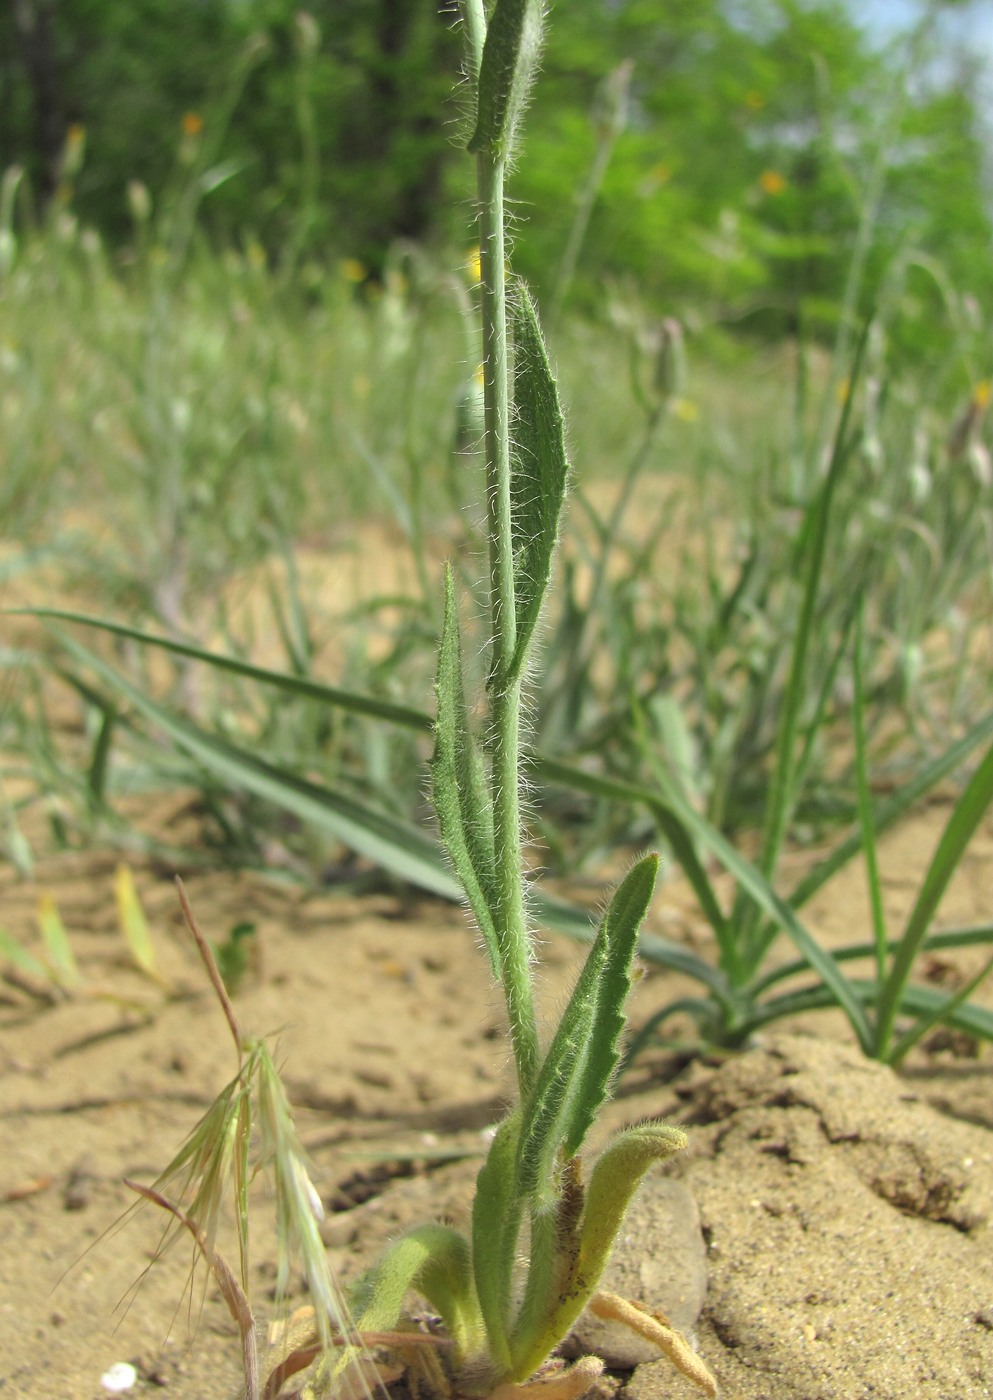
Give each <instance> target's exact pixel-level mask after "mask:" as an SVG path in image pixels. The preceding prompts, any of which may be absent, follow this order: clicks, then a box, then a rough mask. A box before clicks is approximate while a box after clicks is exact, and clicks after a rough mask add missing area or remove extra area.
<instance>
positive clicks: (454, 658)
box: [431, 569, 500, 976]
mask: <svg viewBox="0 0 993 1400" xmlns="http://www.w3.org/2000/svg"><path fill="white" fill-rule="evenodd" d="M435 690H436V693H437V697H438V716H437V719H436V721H435V731H434V733H435V739H434V756H433V757H432V759H431V778H432V797H433V799H434V807H435V811H436V812H437V814H438V825H439V827H440V829H441V836H442V840H443V841H444V843H445V847H446V849H447V851H448V854H449V856H450V857H451V860H452V864H453V865H454V867H455V873H456V874H457V875H458V877H459V879H460V880H461V882H462V886H463V888H464V889H465V892H466V897H467V898H468V900H469V906H470V908H471V909H472V912H473V914H474V915H475V916H476V922H477V924H478V925H479V929H480V932H481V933H482V935H483V938H484V940H485V942H486V947H487V951H488V952H489V955H490V962H491V963H492V965H493V971H494V974H495V975H497V976H499V972H500V940H499V938H498V936H497V929H496V924H495V922H494V918H493V907H494V902H495V901H494V897H493V887H494V854H493V804H492V800H491V798H490V793H489V789H488V786H487V782H486V775H485V773H484V772H483V764H482V760H481V758H480V756H479V751H478V749H477V748H476V745H475V742H474V740H473V736H472V733H471V731H470V728H469V715H468V711H467V709H466V703H465V690H464V687H463V684H462V647H461V643H460V641H459V616H458V605H457V603H456V601H455V583H454V580H453V578H452V571H451V569H448V570H447V571H446V574H445V617H444V622H443V624H442V629H441V645H440V647H439V649H438V674H437V678H436V681H435Z"/></svg>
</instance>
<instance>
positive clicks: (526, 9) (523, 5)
mask: <svg viewBox="0 0 993 1400" xmlns="http://www.w3.org/2000/svg"><path fill="white" fill-rule="evenodd" d="M542 10H543V4H542V0H497V7H496V9H495V10H494V11H493V16H492V18H491V19H490V23H489V27H488V28H487V31H486V42H485V43H484V45H483V57H482V62H481V63H480V65H479V83H478V89H477V107H476V129H475V131H474V132H473V134H472V138H471V139H470V141H469V150H470V151H472V152H473V154H475V155H485V156H487V157H488V158H489V159H490V160H492V161H493V162H494V163H496V162H498V161H502V160H505V159H506V157H507V156H508V155H509V153H510V151H511V148H512V146H513V141H514V132H515V130H516V128H517V124H518V122H519V121H520V119H521V116H522V115H523V112H524V108H525V105H526V103H527V95H528V89H529V88H530V86H531V80H532V78H533V77H534V72H535V68H536V67H537V63H538V55H539V53H540V52H541V34H542V28H543V23H542V21H543V14H542Z"/></svg>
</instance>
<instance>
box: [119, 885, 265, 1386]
mask: <svg viewBox="0 0 993 1400" xmlns="http://www.w3.org/2000/svg"><path fill="white" fill-rule="evenodd" d="M177 883H179V882H178V881H177ZM179 889H180V898H181V899H183V900H184V909H188V908H189V906H188V905H187V904H186V903H185V892H184V891H183V887H182V885H181V884H180V886H179ZM187 917H188V918H189V915H188V914H187ZM199 941H200V940H199V936H198V942H199ZM201 951H202V950H201ZM124 1184H125V1186H130V1188H131V1190H132V1191H137V1193H138V1195H139V1196H143V1197H144V1198H145V1200H146V1201H151V1202H152V1204H153V1205H156V1206H160V1207H161V1208H162V1210H165V1211H168V1212H169V1214H170V1215H172V1216H174V1217H175V1218H176V1219H177V1220H178V1221H179V1223H180V1224H181V1225H185V1226H186V1228H187V1230H189V1232H190V1234H191V1235H192V1236H193V1238H194V1240H195V1241H196V1245H197V1248H198V1249H199V1251H200V1253H201V1254H202V1255H203V1257H204V1259H206V1261H207V1264H208V1266H209V1268H210V1270H211V1272H212V1273H213V1275H214V1277H215V1278H216V1279H217V1284H218V1287H219V1288H220V1290H221V1293H222V1295H223V1297H224V1301H225V1303H227V1305H228V1311H229V1312H230V1314H231V1316H232V1317H233V1318H234V1320H235V1322H236V1324H237V1326H238V1331H239V1332H240V1333H241V1346H242V1355H243V1358H244V1365H245V1400H261V1392H260V1390H259V1359H258V1352H257V1351H256V1347H255V1317H254V1314H253V1313H252V1306H251V1304H250V1303H249V1301H248V1298H247V1296H246V1294H245V1291H244V1289H243V1288H242V1287H241V1284H240V1283H239V1282H238V1280H237V1279H236V1278H235V1276H234V1274H233V1273H232V1272H231V1270H230V1268H229V1267H228V1265H227V1262H226V1260H225V1259H224V1257H223V1255H221V1254H220V1253H219V1252H218V1251H217V1250H216V1249H215V1248H214V1247H213V1245H212V1244H211V1243H210V1241H209V1240H208V1239H207V1236H206V1235H205V1234H204V1232H203V1230H201V1228H200V1226H199V1225H198V1224H197V1222H196V1221H195V1220H194V1219H193V1217H192V1216H190V1215H187V1213H186V1211H185V1210H184V1209H183V1207H182V1206H180V1205H177V1203H176V1202H175V1201H171V1200H170V1199H169V1197H168V1196H163V1195H162V1193H161V1191H156V1190H155V1188H154V1187H153V1186H142V1185H141V1183H140V1182H137V1181H132V1180H130V1179H129V1178H128V1177H125V1178H124Z"/></svg>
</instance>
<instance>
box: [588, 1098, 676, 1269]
mask: <svg viewBox="0 0 993 1400" xmlns="http://www.w3.org/2000/svg"><path fill="white" fill-rule="evenodd" d="M686 1143H687V1137H686V1134H685V1133H684V1132H683V1130H682V1128H677V1127H676V1126H675V1125H674V1124H672V1123H663V1122H655V1123H639V1124H638V1125H636V1126H635V1127H633V1128H628V1129H626V1131H624V1132H622V1133H619V1134H618V1135H617V1137H615V1138H614V1140H613V1141H612V1142H611V1143H610V1145H609V1146H608V1147H607V1149H606V1151H605V1152H603V1153H602V1155H601V1156H600V1158H599V1160H598V1162H597V1164H596V1166H595V1167H594V1168H593V1172H592V1174H591V1176H590V1183H589V1186H588V1187H587V1190H586V1209H585V1211H584V1213H583V1221H582V1224H581V1225H580V1249H579V1268H578V1273H579V1276H580V1277H581V1278H582V1279H583V1281H584V1284H588V1286H589V1288H590V1292H592V1291H593V1289H594V1288H595V1287H596V1284H597V1281H598V1280H599V1278H600V1275H601V1273H602V1272H603V1269H604V1266H605V1265H606V1263H607V1259H608V1257H609V1255H610V1250H611V1246H612V1245H613V1243H614V1239H615V1238H616V1235H617V1232H618V1230H619V1229H620V1227H621V1225H622V1223H623V1221H624V1215H625V1212H626V1211H627V1208H628V1204H629V1203H630V1200H631V1197H632V1196H633V1195H634V1193H635V1191H636V1190H637V1188H638V1186H639V1184H640V1182H641V1179H642V1177H643V1176H644V1175H645V1173H646V1172H647V1171H648V1169H649V1167H650V1166H652V1164H653V1163H654V1162H665V1161H667V1160H668V1159H669V1158H670V1157H674V1156H675V1155H676V1153H677V1152H681V1151H682V1150H683V1148H684V1147H685V1146H686Z"/></svg>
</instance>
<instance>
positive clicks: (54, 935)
mask: <svg viewBox="0 0 993 1400" xmlns="http://www.w3.org/2000/svg"><path fill="white" fill-rule="evenodd" d="M38 927H39V929H40V930H41V937H42V941H43V942H44V944H45V954H46V956H47V958H48V963H49V966H50V967H51V969H52V975H53V976H54V978H55V980H56V981H57V982H58V984H59V986H60V987H61V988H62V990H63V991H64V992H72V991H76V990H78V988H79V987H81V986H82V983H83V979H82V977H81V976H80V973H79V965H78V963H77V962H76V955H75V953H73V951H72V947H71V945H70V943H69V935H68V933H66V926H65V924H64V923H63V922H62V915H61V914H60V913H59V907H58V905H57V904H56V903H55V900H54V899H53V898H52V896H51V895H50V894H42V895H40V896H39V898H38Z"/></svg>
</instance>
